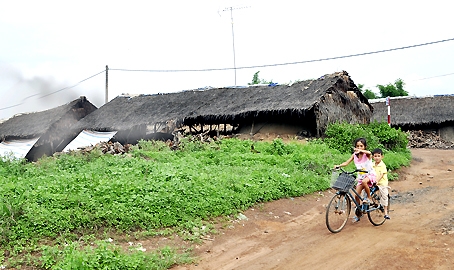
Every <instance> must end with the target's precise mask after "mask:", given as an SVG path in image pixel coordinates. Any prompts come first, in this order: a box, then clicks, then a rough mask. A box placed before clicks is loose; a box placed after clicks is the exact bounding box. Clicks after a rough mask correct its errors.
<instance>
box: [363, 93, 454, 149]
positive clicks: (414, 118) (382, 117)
mask: <svg viewBox="0 0 454 270" xmlns="http://www.w3.org/2000/svg"><path fill="white" fill-rule="evenodd" d="M385 102H386V101H385V99H375V100H370V103H371V104H372V106H373V107H374V114H373V117H372V119H371V120H372V121H378V122H383V121H384V122H387V119H388V109H387V106H386V104H385ZM390 106H391V107H390V109H391V110H390V111H391V126H393V127H400V128H401V129H402V130H403V131H412V130H421V131H426V132H432V131H435V132H436V133H437V134H438V135H439V136H440V137H441V138H442V139H444V140H446V141H451V142H454V95H436V96H427V97H391V98H390Z"/></svg>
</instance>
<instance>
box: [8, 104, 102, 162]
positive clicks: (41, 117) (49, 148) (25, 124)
mask: <svg viewBox="0 0 454 270" xmlns="http://www.w3.org/2000/svg"><path fill="white" fill-rule="evenodd" d="M96 109H97V108H96V106H94V105H93V104H92V103H90V102H89V101H88V100H87V98H86V97H83V96H82V97H80V98H78V99H76V100H74V101H72V102H70V103H67V104H65V105H62V106H59V107H56V108H53V109H50V110H46V111H41V112H35V113H27V114H19V115H16V116H13V117H12V118H10V119H8V120H6V121H5V122H3V123H1V124H0V139H1V140H2V141H10V140H21V139H31V138H37V137H39V139H38V141H37V142H36V143H35V145H34V147H33V148H32V149H31V150H30V151H29V153H28V154H27V156H26V158H27V159H29V160H36V159H37V158H39V157H41V156H42V155H44V154H46V155H52V154H53V153H55V152H56V151H61V149H63V148H62V147H61V146H63V147H64V146H65V145H66V144H67V143H69V142H66V140H67V139H66V138H65V137H64V136H63V135H62V134H63V133H64V132H65V131H66V130H68V129H70V128H71V127H72V126H73V125H74V124H75V123H77V122H78V121H79V120H80V119H82V118H83V117H85V116H86V115H88V114H90V113H91V112H93V111H95V110H96ZM65 142H66V144H65ZM63 144H64V145H63ZM60 148H61V149H60Z"/></svg>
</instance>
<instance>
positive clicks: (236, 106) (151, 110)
mask: <svg viewBox="0 0 454 270" xmlns="http://www.w3.org/2000/svg"><path fill="white" fill-rule="evenodd" d="M372 110H373V108H372V106H371V105H370V104H369V102H368V100H367V98H365V97H364V96H363V95H362V94H361V92H360V91H359V89H358V88H357V87H356V85H355V84H354V82H353V80H352V79H351V78H350V76H349V75H348V73H347V72H345V71H343V72H336V73H333V74H328V75H325V76H322V77H321V78H319V79H316V80H307V81H302V82H298V83H295V84H292V85H278V86H274V87H270V86H250V87H235V88H218V89H209V90H192V91H183V92H178V93H169V94H155V95H139V96H125V95H124V96H118V97H116V98H115V99H113V100H112V101H110V102H109V103H107V104H105V105H104V106H102V107H100V108H99V109H98V110H96V111H95V112H93V113H92V114H90V115H88V116H87V117H85V118H84V119H82V120H81V121H80V122H79V123H78V124H77V128H76V130H75V131H74V132H73V134H77V133H78V132H80V131H81V130H83V129H87V130H93V131H118V133H117V134H116V135H115V138H116V139H117V140H119V141H120V142H122V143H126V142H134V141H135V140H137V139H140V138H145V139H147V138H150V137H153V136H156V134H158V133H160V132H161V133H171V132H172V131H174V129H175V128H181V127H184V126H186V127H190V128H191V130H192V131H194V132H201V131H202V129H203V127H204V126H207V125H215V126H217V127H218V128H219V129H220V130H221V131H222V125H223V127H224V130H225V126H226V125H227V124H228V125H231V126H234V127H236V128H237V130H239V129H240V128H241V127H244V126H252V129H254V124H255V127H258V125H259V123H260V124H267V123H268V124H270V123H279V124H280V125H282V124H288V125H292V126H293V127H294V128H295V129H294V130H301V131H303V130H304V131H307V133H309V134H312V135H319V136H320V135H322V134H323V132H324V130H325V128H326V126H327V124H328V123H332V122H336V121H347V122H350V123H368V122H369V120H370V117H371V116H372ZM197 129H198V130H197ZM252 132H256V131H255V130H252Z"/></svg>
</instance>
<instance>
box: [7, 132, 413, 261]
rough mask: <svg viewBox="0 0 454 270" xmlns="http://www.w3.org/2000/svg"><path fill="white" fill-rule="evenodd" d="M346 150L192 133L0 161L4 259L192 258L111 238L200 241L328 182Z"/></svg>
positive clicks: (396, 156)
mask: <svg viewBox="0 0 454 270" xmlns="http://www.w3.org/2000/svg"><path fill="white" fill-rule="evenodd" d="M251 145H254V149H255V150H256V151H251ZM349 155H350V153H345V152H340V151H339V150H336V149H333V148H332V147H330V146H329V145H328V144H327V143H325V142H323V141H321V140H314V141H310V142H309V143H306V144H302V143H300V142H298V141H294V142H290V143H283V142H282V141H281V140H278V139H277V140H274V141H272V142H253V141H249V140H238V139H224V140H220V141H215V142H211V143H202V142H200V141H196V140H191V139H190V138H189V139H186V140H184V141H183V142H182V143H181V144H180V149H179V150H176V151H173V150H170V149H169V147H168V146H167V145H166V144H164V143H162V142H141V143H140V144H138V145H137V146H134V147H133V149H132V150H131V151H130V152H129V153H127V154H125V155H115V156H114V155H104V154H102V153H101V152H100V151H99V150H95V151H92V152H90V153H85V154H82V153H72V154H63V155H58V156H55V157H47V158H43V159H41V160H39V161H38V162H36V163H26V162H23V161H9V160H6V159H4V160H2V161H1V162H0V218H1V219H0V249H1V250H0V265H3V266H7V267H20V266H22V267H34V268H35V269H36V268H38V269H167V268H169V267H170V266H171V265H173V264H179V263H184V262H188V261H190V260H191V254H190V250H186V251H185V250H183V251H182V250H178V249H176V248H175V247H165V248H162V249H159V250H146V251H144V250H141V249H140V247H139V248H138V247H136V246H133V247H131V248H129V249H124V248H121V247H120V246H119V245H118V243H115V242H112V241H109V239H110V237H111V235H114V234H115V235H118V234H127V235H131V234H134V233H135V235H142V236H143V237H151V236H153V235H155V234H162V233H163V232H166V233H169V234H171V233H177V234H178V233H179V234H180V235H182V236H183V238H184V239H186V240H188V241H191V240H197V239H199V238H200V236H202V235H203V234H205V233H209V230H210V228H211V227H210V222H212V220H213V218H215V217H219V216H228V215H235V214H237V213H239V212H241V211H242V210H244V209H247V208H249V207H251V206H253V205H255V204H257V203H262V202H266V201H271V200H277V199H279V198H285V197H297V196H301V195H304V194H308V193H312V192H315V191H319V190H325V189H327V188H329V181H330V175H331V168H332V166H333V165H334V164H338V163H341V162H342V161H345V160H346V159H347V158H348V157H349ZM410 159H411V157H410V153H409V151H408V150H401V151H387V152H386V156H385V162H386V163H387V165H388V168H389V169H391V170H395V169H397V168H399V167H401V166H405V165H408V164H409V161H410ZM395 176H396V175H393V174H391V178H393V177H395ZM137 232H140V234H137ZM24 269H26V268H24Z"/></svg>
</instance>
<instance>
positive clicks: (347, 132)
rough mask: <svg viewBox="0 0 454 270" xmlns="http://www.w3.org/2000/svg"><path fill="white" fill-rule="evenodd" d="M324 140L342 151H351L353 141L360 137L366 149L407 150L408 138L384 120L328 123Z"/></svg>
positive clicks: (331, 146)
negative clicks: (359, 122) (365, 122)
mask: <svg viewBox="0 0 454 270" xmlns="http://www.w3.org/2000/svg"><path fill="white" fill-rule="evenodd" d="M325 136H326V137H325V139H324V142H325V143H327V144H328V146H329V147H330V148H333V149H338V150H339V151H340V152H343V153H352V152H353V142H354V141H355V140H356V139H357V138H360V137H363V138H365V139H366V141H367V149H368V150H370V151H372V150H373V149H374V148H381V149H383V150H384V151H386V150H389V151H396V152H408V149H407V144H408V139H407V136H406V134H405V133H404V132H403V131H401V130H400V129H397V130H396V129H394V128H392V127H390V126H389V125H388V124H387V123H384V122H376V121H375V122H373V123H371V124H354V125H352V124H348V123H335V124H330V125H329V126H328V128H327V129H326V132H325Z"/></svg>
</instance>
